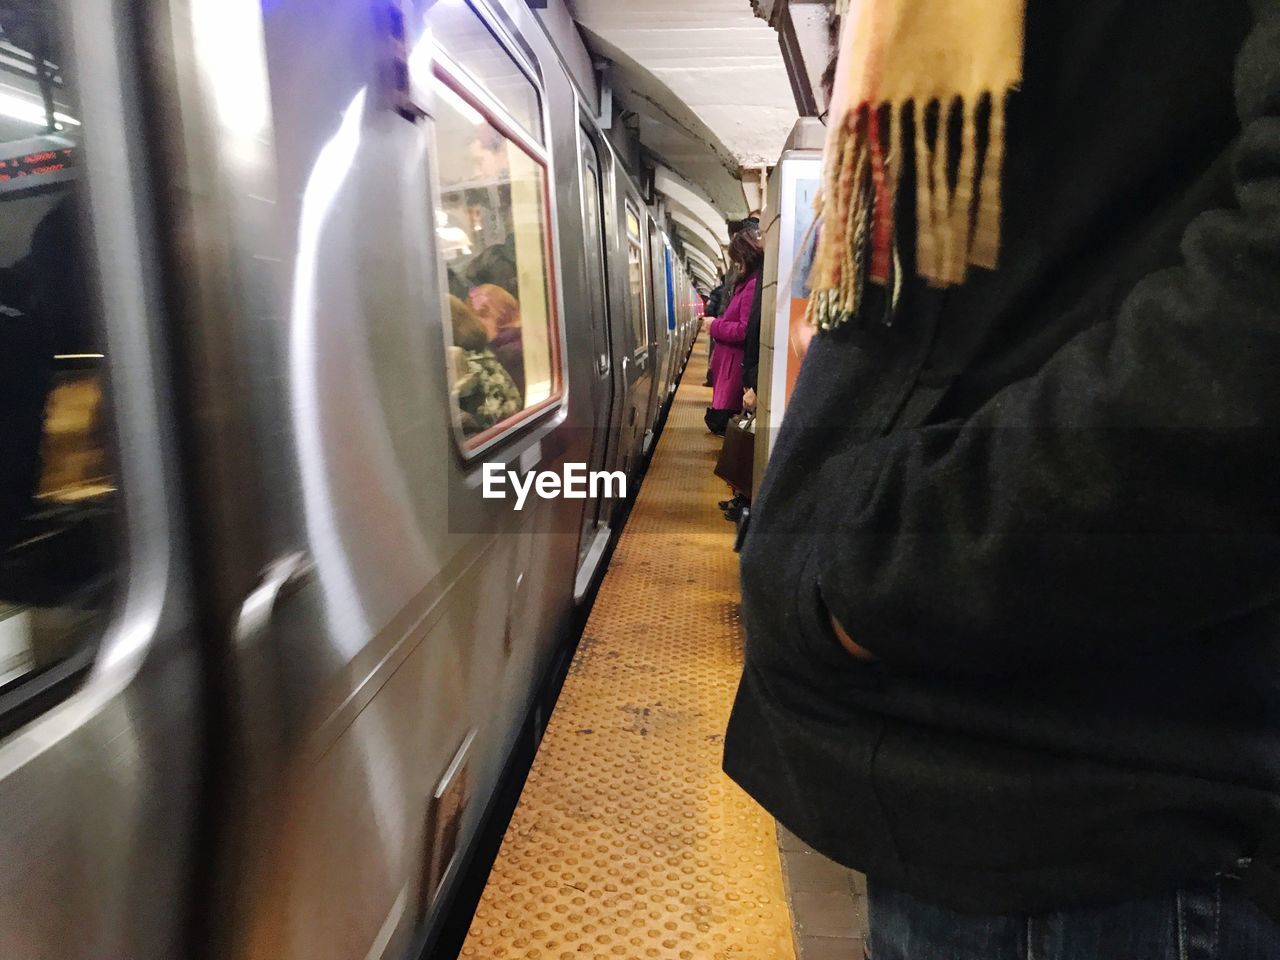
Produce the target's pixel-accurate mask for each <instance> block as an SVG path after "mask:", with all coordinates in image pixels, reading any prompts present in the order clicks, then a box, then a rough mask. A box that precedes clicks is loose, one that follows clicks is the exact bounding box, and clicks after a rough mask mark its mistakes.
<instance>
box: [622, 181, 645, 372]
mask: <svg viewBox="0 0 1280 960" xmlns="http://www.w3.org/2000/svg"><path fill="white" fill-rule="evenodd" d="M627 279H628V282H629V285H630V294H631V329H632V332H633V333H634V334H635V338H636V340H635V344H636V349H637V350H639V349H641V348H642V347H645V346H648V344H649V324H648V318H647V317H646V316H645V309H644V245H643V243H642V242H641V240H640V215H639V214H637V213H636V212H635V211H633V210H632V209H631V204H627Z"/></svg>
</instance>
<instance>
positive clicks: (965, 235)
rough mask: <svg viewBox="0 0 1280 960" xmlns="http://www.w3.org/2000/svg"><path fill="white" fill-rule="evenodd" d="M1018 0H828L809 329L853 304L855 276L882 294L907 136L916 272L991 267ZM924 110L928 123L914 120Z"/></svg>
mask: <svg viewBox="0 0 1280 960" xmlns="http://www.w3.org/2000/svg"><path fill="white" fill-rule="evenodd" d="M1025 4H1026V0H838V7H842V8H843V9H842V11H841V12H842V13H843V21H842V26H841V31H840V41H839V43H840V49H839V59H838V61H837V64H836V75H835V86H834V89H833V93H832V98H831V110H830V117H831V119H830V130H829V132H828V134H827V144H826V150H825V153H824V155H823V161H824V163H823V165H824V171H823V185H822V189H821V191H820V192H819V194H818V199H817V210H818V216H819V218H820V230H819V234H818V240H817V249H816V250H815V253H814V260H813V269H812V272H811V273H810V277H809V286H810V288H811V289H812V291H813V294H812V296H811V298H810V300H809V318H810V320H811V322H813V323H814V324H815V325H816V326H818V327H819V328H821V329H824V330H826V329H831V328H832V327H835V326H838V325H839V324H841V323H843V322H845V321H846V320H848V319H849V318H850V317H852V316H854V315H855V314H856V313H857V312H858V307H859V305H860V303H861V301H862V293H863V290H864V288H865V286H866V283H867V282H868V281H870V282H873V283H879V284H888V285H890V286H891V287H892V288H893V289H892V290H891V301H892V300H896V296H897V290H898V289H900V270H899V269H898V258H897V255H896V251H895V242H896V232H895V229H894V209H895V199H896V192H897V187H898V181H899V178H900V174H901V166H902V163H903V158H904V156H905V155H906V152H907V151H906V146H907V143H906V141H907V137H908V136H911V137H912V140H913V143H912V146H913V148H914V154H915V182H916V191H915V193H916V197H915V199H916V232H915V242H916V257H915V260H916V272H917V273H919V274H920V276H922V277H923V278H925V279H926V280H928V281H930V282H931V283H933V284H935V285H937V286H944V287H945V286H953V285H955V284H958V283H961V282H963V281H964V279H965V275H966V274H967V272H968V268H969V267H970V266H976V267H985V268H987V269H994V268H995V265H996V259H997V255H998V253H999V248H1000V178H1001V170H1002V165H1003V159H1004V113H1005V100H1006V98H1007V97H1008V94H1009V92H1010V91H1011V90H1012V89H1013V88H1014V87H1015V86H1016V85H1017V84H1018V83H1019V82H1020V81H1021V79H1022V46H1023V21H1024V14H1025ZM931 109H932V110H935V111H936V114H937V122H936V123H933V122H926V121H925V118H926V113H927V112H928V111H930V110H931ZM908 114H910V116H908ZM980 126H981V127H983V128H984V129H983V130H982V133H983V134H984V135H983V136H981V137H980V136H979V127H980ZM957 131H959V142H958V143H957V142H954V141H955V136H956V133H957ZM957 158H958V162H957Z"/></svg>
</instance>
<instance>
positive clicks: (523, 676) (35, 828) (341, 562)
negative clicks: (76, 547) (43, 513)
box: [0, 0, 696, 960]
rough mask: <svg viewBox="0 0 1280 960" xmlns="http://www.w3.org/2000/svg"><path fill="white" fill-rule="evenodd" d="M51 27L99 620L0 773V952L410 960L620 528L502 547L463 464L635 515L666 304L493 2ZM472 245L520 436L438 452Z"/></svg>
mask: <svg viewBox="0 0 1280 960" xmlns="http://www.w3.org/2000/svg"><path fill="white" fill-rule="evenodd" d="M49 3H50V5H51V8H52V7H59V8H60V9H61V13H62V15H63V17H64V20H65V22H66V23H67V24H68V27H67V29H68V33H69V36H70V38H71V41H72V42H70V43H69V44H68V46H67V51H68V52H67V54H66V57H67V60H66V62H65V63H64V64H63V67H64V70H66V71H67V72H69V73H70V72H74V73H75V75H76V76H77V77H78V79H79V81H80V85H81V86H82V87H83V90H82V99H83V101H84V113H85V116H86V118H91V120H92V122H91V123H90V122H88V120H87V121H86V128H85V143H86V147H87V156H88V158H89V162H88V164H87V166H86V168H85V170H84V172H83V174H82V178H83V182H84V186H85V188H86V190H87V194H88V196H89V197H90V198H91V200H92V203H91V204H90V214H89V216H88V218H87V219H88V220H89V221H90V226H91V235H92V238H93V247H92V250H93V254H94V260H95V267H96V271H95V272H96V274H97V275H98V277H99V278H100V279H99V289H100V294H101V296H100V299H101V313H102V317H101V320H102V322H103V326H104V327H105V329H106V331H107V344H108V350H107V352H108V359H109V361H110V363H111V370H112V377H113V379H112V388H113V390H112V396H111V401H110V404H111V411H112V414H113V416H114V420H115V423H116V435H117V437H118V443H117V459H118V461H119V474H120V477H121V488H122V490H123V491H124V497H125V511H124V515H125V518H124V524H125V528H126V530H127V533H128V538H127V544H128V549H127V551H126V559H125V572H126V577H125V579H126V580H127V582H128V584H129V588H128V591H127V592H126V593H125V594H124V596H123V597H122V598H121V599H120V602H119V603H118V604H117V606H116V608H115V609H116V613H114V614H112V619H111V622H110V623H109V625H108V627H107V629H106V632H105V634H104V635H103V637H102V639H101V641H100V643H99V644H98V647H97V656H96V660H95V661H94V663H93V665H92V666H91V667H90V668H88V669H87V672H86V673H85V674H84V675H83V677H82V679H81V680H80V682H79V685H78V687H77V688H76V689H75V690H74V692H71V693H70V694H69V695H68V696H67V697H66V698H65V699H63V700H62V701H61V702H60V703H58V704H57V705H56V706H54V707H52V708H50V709H48V710H47V711H46V712H45V713H43V714H42V715H41V716H39V717H38V718H35V719H33V720H31V721H30V722H28V723H26V724H25V725H23V726H21V727H19V728H17V729H16V730H15V731H13V732H12V733H11V734H10V735H9V736H8V737H7V739H5V740H4V741H3V742H0V822H3V823H4V824H5V826H4V828H3V829H0V954H3V956H4V957H5V958H6V960H37V958H41V960H43V958H52V957H58V958H60V960H75V958H85V960H89V958H94V960H97V958H99V957H104V956H120V957H126V956H127V957H129V958H131V960H174V958H177V957H181V956H184V955H187V954H188V952H190V951H195V950H198V951H199V952H200V953H202V954H204V955H207V956H209V957H216V958H219V960H222V958H226V960H232V958H235V960H250V958H253V960H268V958H269V960H364V958H383V957H388V958H390V957H397V958H398V957H403V956H406V951H407V950H408V949H409V947H410V945H411V944H412V943H413V942H414V941H415V939H418V938H420V937H421V935H422V933H423V931H424V930H426V929H428V928H430V927H431V926H432V925H433V924H435V923H437V922H438V920H439V913H440V910H441V905H442V904H443V903H444V902H445V899H446V895H447V891H448V890H449V889H450V886H451V884H452V883H453V881H454V879H455V875H456V871H457V867H458V864H459V863H460V862H461V860H462V859H463V857H464V856H465V854H466V852H467V851H468V850H469V849H470V847H471V846H472V844H473V842H474V840H475V837H476V832H477V829H478V827H479V825H480V816H481V813H482V812H483V810H484V807H485V804H486V802H487V800H488V799H489V797H490V796H491V795H492V794H493V792H494V791H495V789H496V788H497V786H498V783H499V779H500V775H501V773H502V770H503V767H504V764H505V762H506V760H507V758H508V756H509V755H510V753H511V751H512V749H513V746H514V740H515V737H516V736H517V734H518V732H519V730H520V729H521V727H522V724H523V722H524V720H525V716H526V713H527V711H528V709H529V707H530V704H531V703H532V702H533V700H534V697H535V695H536V694H537V692H538V690H539V688H540V686H541V684H542V682H543V678H544V677H545V675H546V674H547V672H548V670H549V668H550V667H551V666H552V665H553V663H554V661H555V659H556V657H557V656H558V654H560V653H561V652H562V649H563V644H564V641H565V638H566V634H567V630H568V627H569V624H570V622H571V618H572V615H573V611H574V605H575V601H576V600H577V599H580V598H581V597H582V596H583V595H584V594H585V593H586V591H587V588H588V587H589V585H590V582H591V579H592V577H593V576H595V575H596V574H597V569H598V565H599V561H600V559H601V557H602V556H604V554H605V547H606V546H607V543H608V541H609V538H610V536H611V535H612V534H613V533H614V532H616V527H617V523H618V520H619V517H620V511H621V509H622V507H623V503H622V501H621V498H620V497H609V496H601V497H599V498H597V499H589V500H585V501H584V500H574V499H550V500H542V499H536V498H530V499H529V500H528V502H527V503H526V504H525V506H524V508H523V509H522V510H520V511H516V510H514V509H513V507H512V503H511V502H510V501H506V500H491V499H486V498H485V497H484V496H483V495H482V494H483V490H482V486H483V483H482V465H483V464H485V463H500V464H502V465H503V466H504V468H506V469H510V470H513V471H518V472H524V473H527V472H529V471H531V470H535V469H537V470H558V469H560V468H561V467H562V466H563V465H564V464H565V463H569V462H581V463H585V464H588V465H589V467H591V468H593V469H601V470H622V471H625V472H627V473H628V474H629V475H630V476H631V477H632V479H633V480H634V479H635V478H636V477H637V475H638V472H639V471H640V469H641V468H642V465H643V459H644V454H645V451H646V449H647V448H648V445H649V444H650V443H651V441H652V438H653V432H654V430H655V427H656V425H657V423H658V420H659V418H660V416H661V414H662V411H663V409H664V407H665V404H666V403H667V402H669V397H670V389H669V388H670V386H671V384H672V382H673V378H674V377H675V376H677V375H678V371H679V369H680V368H681V366H682V364H683V360H684V356H685V354H687V351H688V349H689V347H690V346H691V343H692V336H693V334H694V332H695V327H696V318H695V317H694V313H693V310H692V301H693V295H692V290H691V288H690V287H689V284H688V281H687V280H686V279H685V276H686V274H685V272H684V271H683V268H681V267H679V265H678V264H677V265H676V269H675V270H674V271H673V272H672V275H671V277H670V278H668V276H667V270H666V268H665V266H664V267H663V269H662V270H661V271H659V270H658V269H657V265H658V264H660V263H663V259H662V258H663V256H664V253H663V251H664V250H665V249H666V243H665V241H664V240H663V239H662V237H661V234H660V231H659V230H658V229H657V227H656V225H655V224H654V223H653V213H652V212H651V211H650V210H649V209H648V208H647V207H646V205H645V203H644V200H643V197H642V195H641V193H640V191H639V189H638V188H637V186H636V185H635V183H634V182H633V181H632V180H631V178H630V177H629V176H628V175H627V173H626V171H625V170H624V169H623V167H622V164H621V163H620V161H619V160H618V158H617V156H616V155H615V153H614V152H613V150H612V149H611V148H610V146H609V144H608V141H607V139H606V138H605V137H604V136H603V135H602V133H601V131H600V130H599V129H597V127H596V125H595V123H594V121H593V120H592V119H591V111H590V110H589V109H588V107H587V105H586V104H585V103H584V102H583V100H584V98H583V97H582V96H581V94H580V93H579V92H578V91H576V90H575V88H574V85H573V83H572V82H571V80H570V79H569V76H568V74H567V72H566V71H565V69H564V68H563V67H562V65H561V63H560V60H559V57H558V54H557V52H556V50H555V49H554V47H553V46H552V45H551V43H550V41H549V40H548V39H547V37H546V35H545V34H544V33H543V32H542V30H541V29H540V27H539V26H538V24H537V22H536V20H534V18H533V16H532V15H531V14H530V12H529V11H528V9H527V8H526V6H525V5H524V4H523V3H521V2H518V0H474V2H473V3H471V2H466V0H438V2H431V0H417V2H413V3H407V2H406V3H404V4H396V3H385V4H384V3H378V4H372V5H371V4H370V3H369V2H367V0H264V2H256V0H169V2H166V3H156V4H151V5H148V6H147V7H146V8H145V10H144V9H143V8H141V7H139V6H138V5H136V4H130V3H127V2H125V0H74V2H71V0H66V2H64V3H62V4H58V3H55V2H54V0H49ZM401 68H403V69H401ZM406 81H407V82H406ZM140 105H142V106H140ZM143 106H144V107H145V110H144V109H143ZM446 117H451V118H453V121H452V123H453V125H452V126H451V125H450V124H449V123H446V122H445V118H446ZM458 118H461V120H458ZM459 123H461V124H462V125H463V126H465V125H466V124H470V125H471V126H472V127H473V128H474V134H475V136H474V139H473V140H468V141H466V142H464V141H463V140H460V139H459V138H458V136H457V130H458V129H460V128H459V126H458V124H459ZM486 151H487V152H486ZM494 156H501V157H505V158H506V160H505V161H504V162H506V163H508V164H509V165H510V169H511V170H514V169H516V166H517V165H519V168H520V169H521V170H523V171H526V172H525V173H524V174H523V175H522V176H523V177H524V179H523V180H521V179H518V178H517V177H516V176H515V175H514V174H502V175H497V174H494V175H493V176H491V177H490V179H489V180H483V176H482V175H488V174H487V173H486V171H489V170H490V169H491V168H490V166H488V165H490V164H492V163H493V162H494V161H493V157H494ZM468 164H470V166H468ZM462 168H465V171H464V172H467V171H469V173H468V175H469V176H472V179H471V180H459V174H458V170H459V169H462ZM477 171H479V173H477ZM477 177H480V179H477ZM503 177H509V179H503ZM538 184H540V185H541V187H542V189H541V191H539V190H538V189H535V188H534V185H538ZM476 198H480V200H477V199H476ZM473 201H474V202H473ZM481 201H483V202H481ZM451 204H452V205H451ZM485 204H489V205H490V206H485ZM495 209H496V210H498V211H499V212H502V211H507V213H506V214H504V215H507V216H508V217H509V218H510V219H511V222H513V223H515V224H516V226H515V227H514V228H512V229H513V231H515V232H514V233H513V237H514V239H513V240H512V242H511V244H509V246H511V248H512V249H514V250H515V251H516V254H515V258H516V261H517V262H516V264H515V270H516V273H517V274H518V287H519V290H520V292H521V293H522V294H523V293H525V291H529V290H535V289H536V290H538V291H540V293H542V294H543V295H544V296H545V302H544V303H542V304H541V305H540V306H538V307H537V310H535V309H534V306H533V305H531V304H532V301H530V300H529V298H528V297H526V298H525V301H526V303H525V307H526V314H527V315H533V314H535V313H536V315H537V316H538V317H543V315H544V314H545V318H544V319H545V323H544V326H545V330H544V329H541V328H538V329H535V328H534V327H533V325H532V324H531V322H530V321H529V320H528V318H527V316H526V321H525V322H526V324H528V327H527V328H526V330H525V332H524V343H525V346H524V348H523V349H524V350H525V361H526V365H527V364H529V363H530V362H531V361H529V357H530V356H533V355H534V352H535V351H537V350H540V351H541V353H539V354H538V355H537V356H538V358H539V359H537V363H540V364H541V366H540V367H537V368H536V369H534V367H530V366H526V370H533V371H534V372H533V373H529V374H528V381H527V383H525V384H522V385H521V387H520V393H521V402H522V403H523V404H524V409H523V410H521V411H518V412H517V413H515V414H514V415H512V416H510V417H508V418H507V419H505V420H501V419H500V420H499V422H497V423H495V424H493V425H491V426H486V427H484V428H483V429H481V428H480V427H475V428H474V429H472V428H470V427H468V426H467V424H466V421H465V418H463V419H460V414H459V408H458V402H459V401H458V399H457V385H456V381H455V380H453V379H451V378H450V376H449V375H448V372H447V371H448V370H449V369H450V365H451V364H455V363H456V360H457V352H456V351H457V349H458V348H457V346H456V344H455V342H454V340H455V338H456V337H457V336H458V334H457V332H456V330H457V327H456V324H457V322H458V321H457V319H456V314H452V315H453V316H454V317H455V319H454V320H453V321H452V323H453V324H454V326H453V327H451V320H450V317H451V311H452V310H455V309H457V307H456V304H457V300H449V299H448V298H449V295H450V290H451V289H453V288H455V287H457V286H458V284H457V283H455V281H456V279H457V278H456V273H457V271H456V270H455V263H454V262H452V261H450V260H449V259H448V257H449V256H450V255H451V251H452V252H453V253H456V252H457V251H458V250H466V251H467V253H466V258H467V259H468V260H469V262H470V263H472V264H474V263H475V262H476V260H477V259H478V257H479V255H480V254H481V253H488V252H490V248H486V250H485V251H474V250H472V249H471V245H470V244H471V240H469V239H468V235H467V229H461V232H459V230H460V228H459V227H457V226H456V225H455V224H454V223H453V222H452V221H450V220H449V217H452V216H455V215H456V216H459V217H464V218H465V217H474V218H475V219H474V224H473V223H472V221H471V220H466V221H465V223H466V226H467V228H471V227H472V226H474V231H475V236H479V235H480V233H481V232H482V229H485V228H483V227H482V223H481V222H482V221H483V220H484V218H485V217H486V216H487V217H489V218H490V220H492V218H493V216H495V214H494V213H493V210H495ZM512 210H514V213H512V212H510V211H512ZM486 211H488V212H486ZM531 218H532V219H531ZM533 221H536V222H537V224H538V225H539V229H538V230H537V231H534V230H531V229H529V227H528V224H529V223H530V222H533ZM486 222H487V221H486ZM450 244H452V245H453V246H452V247H450V246H449V245H450ZM491 246H497V245H491ZM501 255H502V250H495V251H493V256H492V257H491V259H493V260H494V261H495V262H500V259H501ZM668 283H671V284H672V285H673V286H672V293H673V297H672V298H671V299H672V301H673V302H674V303H677V304H679V307H678V308H677V309H676V310H675V311H674V312H675V313H676V314H678V315H676V316H673V317H672V323H673V325H669V324H668V322H667V309H668V308H667V303H668V299H669V298H668V295H667V294H668V286H667V285H668ZM480 286H483V284H481V285H480ZM459 289H460V287H459ZM473 293H474V290H473ZM462 299H463V300H465V297H463V298H462ZM476 309H477V310H478V309H479V307H477V308H476ZM538 310H540V311H542V312H541V313H539V312H537V311H538ZM539 337H542V338H543V339H542V340H541V341H540V340H539V339H538V338H539ZM495 342H496V341H495ZM535 374H536V376H535ZM0 692H2V691H0ZM193 941H195V942H193Z"/></svg>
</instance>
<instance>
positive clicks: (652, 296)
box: [644, 211, 667, 452]
mask: <svg viewBox="0 0 1280 960" xmlns="http://www.w3.org/2000/svg"><path fill="white" fill-rule="evenodd" d="M644 221H645V255H646V257H645V270H644V284H645V300H646V301H648V307H649V310H648V316H646V323H648V325H649V369H650V370H652V371H653V378H652V384H650V392H649V404H648V410H646V413H645V425H646V429H645V438H644V448H645V452H648V451H649V449H652V447H653V440H654V429H655V428H657V424H658V411H659V408H660V406H662V396H663V389H664V388H663V378H664V369H663V364H664V362H666V358H667V321H666V319H664V316H663V314H664V311H666V308H667V298H666V296H663V293H662V280H660V278H659V275H658V270H657V265H658V251H659V250H660V248H662V237H660V236H659V234H658V225H657V224H655V223H654V219H653V216H652V215H649V214H648V211H646V212H645V218H644Z"/></svg>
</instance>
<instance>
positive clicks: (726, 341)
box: [705, 229, 764, 437]
mask: <svg viewBox="0 0 1280 960" xmlns="http://www.w3.org/2000/svg"><path fill="white" fill-rule="evenodd" d="M729 258H730V259H731V260H732V261H733V266H734V273H735V274H736V276H737V277H738V280H737V282H736V284H735V285H734V288H733V290H732V292H731V293H730V294H729V305H728V306H727V307H725V310H724V314H723V315H722V316H721V317H719V318H718V319H716V320H713V321H712V322H711V329H710V336H711V342H712V344H713V345H714V353H713V354H712V358H711V379H712V380H713V382H714V384H715V385H714V387H713V388H712V395H711V406H710V407H709V408H708V409H707V414H706V418H705V419H706V423H707V429H708V430H710V431H711V432H712V433H714V434H716V435H717V436H721V437H722V436H724V431H725V428H726V427H728V425H729V420H730V419H731V418H732V417H733V416H734V414H736V413H739V412H741V410H742V343H743V341H744V340H745V339H746V336H747V326H748V323H749V322H750V319H751V304H752V302H753V301H754V299H755V293H756V287H757V286H758V285H759V282H760V267H761V266H762V265H763V263H764V251H763V249H762V248H761V246H760V237H759V236H758V235H757V234H756V233H755V231H753V230H749V229H748V230H740V231H739V232H738V233H736V234H735V235H734V237H733V241H732V242H731V243H730V244H729Z"/></svg>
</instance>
